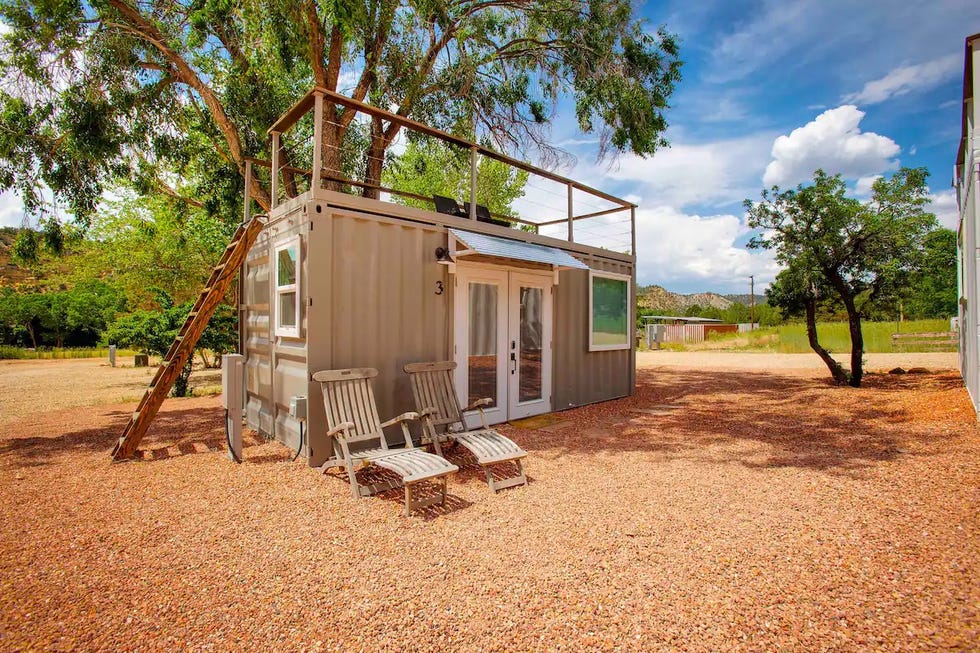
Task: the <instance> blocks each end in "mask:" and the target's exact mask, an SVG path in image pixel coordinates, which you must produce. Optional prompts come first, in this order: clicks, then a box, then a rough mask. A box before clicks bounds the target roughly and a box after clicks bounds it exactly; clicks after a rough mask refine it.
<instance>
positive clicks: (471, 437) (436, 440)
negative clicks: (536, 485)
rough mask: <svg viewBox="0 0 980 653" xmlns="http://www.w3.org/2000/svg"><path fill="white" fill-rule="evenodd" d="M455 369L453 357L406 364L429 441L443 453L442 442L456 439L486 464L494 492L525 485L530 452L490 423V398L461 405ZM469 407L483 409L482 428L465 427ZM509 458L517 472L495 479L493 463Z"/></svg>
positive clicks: (439, 452)
mask: <svg viewBox="0 0 980 653" xmlns="http://www.w3.org/2000/svg"><path fill="white" fill-rule="evenodd" d="M454 369H456V363H455V362H453V361H441V362H436V363H410V364H408V365H406V366H405V367H404V370H405V372H407V373H408V376H409V378H410V379H411V382H412V395H413V396H414V397H415V407H416V409H417V410H418V412H419V416H420V417H421V419H422V425H423V428H424V431H425V434H426V437H427V439H428V441H430V442H431V443H432V445H433V446H434V447H435V449H436V453H438V454H439V455H440V456H441V455H442V446H441V442H451V441H455V442H456V443H458V444H460V445H462V446H463V447H464V448H466V449H467V450H469V452H470V453H472V454H473V456H474V457H475V458H476V462H477V463H478V464H479V465H480V467H482V468H483V472H484V474H485V475H486V477H487V484H488V485H489V486H490V489H492V490H493V491H494V492H497V491H498V490H502V489H504V488H508V487H513V486H515V485H526V484H527V475H526V474H525V473H524V462H523V461H524V458H525V457H527V452H526V451H524V450H523V449H522V448H521V447H520V446H518V444H517V443H516V442H514V441H513V440H511V439H510V438H508V437H506V436H504V435H501V434H500V433H498V432H497V431H495V430H493V429H491V428H490V426H489V425H488V424H487V417H486V415H485V414H484V413H483V407H484V406H486V405H489V404H490V403H491V400H490V399H478V400H476V401H474V402H473V403H472V404H470V405H469V406H467V407H466V408H464V409H460V407H459V400H458V399H457V398H456V388H455V385H454V383H453V370H454ZM470 410H479V411H480V420H481V421H482V422H483V428H482V429H473V430H466V424H465V422H464V421H463V413H464V412H466V411H470ZM508 462H513V463H514V464H515V465H516V467H517V474H516V475H514V476H511V477H508V478H505V479H502V480H496V479H494V477H493V474H492V473H491V471H490V465H498V464H501V463H508Z"/></svg>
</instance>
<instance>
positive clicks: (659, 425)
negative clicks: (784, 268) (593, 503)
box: [510, 369, 961, 474]
mask: <svg viewBox="0 0 980 653" xmlns="http://www.w3.org/2000/svg"><path fill="white" fill-rule="evenodd" d="M955 387H961V386H957V384H956V379H955V378H952V375H949V374H943V375H937V374H922V375H905V376H901V377H895V376H891V377H889V376H887V375H874V376H872V377H871V378H869V381H868V384H867V387H866V388H860V389H854V388H839V387H835V386H833V385H832V384H831V383H830V382H829V381H828V380H824V379H817V378H807V377H795V376H788V375H778V374H771V373H764V372H744V371H696V370H676V369H671V370H665V369H648V370H639V371H638V372H637V392H636V394H635V395H634V396H633V397H628V398H625V399H619V400H615V401H611V402H605V403H601V404H594V405H591V406H585V407H582V408H577V409H572V410H569V411H566V412H564V413H563V414H562V417H563V418H564V419H566V420H569V421H570V422H572V424H570V425H569V426H567V427H566V428H563V429H560V430H557V431H552V432H545V431H541V430H537V431H527V430H518V429H512V430H510V433H511V434H512V437H514V438H515V439H516V440H518V442H519V443H520V444H522V445H524V446H525V448H527V449H528V450H529V451H533V452H534V453H535V454H536V455H540V456H543V457H546V458H552V459H559V458H561V456H563V455H565V454H590V453H596V454H610V453H613V454H615V453H628V452H647V453H652V454H659V455H661V456H663V457H664V458H666V459H668V460H670V459H688V460H694V461H700V462H713V463H719V462H732V461H734V462H737V463H739V464H742V465H744V466H746V467H750V468H774V467H775V468H779V467H798V468H809V469H816V470H821V471H826V472H831V473H843V474H859V473H860V472H861V471H862V470H865V469H867V468H868V467H871V466H873V465H876V464H879V463H881V462H886V461H890V460H894V459H896V458H898V457H900V456H909V455H930V454H931V453H933V452H934V451H936V450H938V445H941V444H942V443H944V442H945V441H946V440H948V439H950V438H954V437H956V436H953V435H943V434H941V433H939V432H937V431H936V430H935V429H931V428H930V426H929V425H928V424H927V423H924V422H923V421H921V420H919V421H916V419H915V417H914V416H912V415H910V414H909V413H908V411H907V410H905V409H904V408H901V407H896V405H893V403H892V401H891V400H892V398H891V397H890V396H889V395H890V394H891V393H894V392H899V391H904V392H909V391H913V392H914V391H915V390H917V389H918V390H924V391H942V390H949V389H952V388H955ZM912 450H914V453H912Z"/></svg>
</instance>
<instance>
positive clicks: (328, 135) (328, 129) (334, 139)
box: [310, 105, 346, 193]
mask: <svg viewBox="0 0 980 653" xmlns="http://www.w3.org/2000/svg"><path fill="white" fill-rule="evenodd" d="M328 106H330V105H328ZM331 114H333V117H332V118H331V117H330V116H331ZM337 120H338V119H337V117H336V115H335V113H334V112H333V111H329V110H328V111H324V117H323V138H322V139H321V141H320V145H321V147H320V150H321V152H322V157H323V158H322V161H323V174H325V175H327V176H328V177H343V176H344V166H343V159H342V158H341V156H340V145H341V143H342V142H343V140H344V133H345V132H346V129H343V128H341V126H340V125H339V124H338V123H337V122H336V121H337ZM317 181H320V183H322V184H323V188H325V189H327V190H333V191H337V192H339V193H343V192H344V184H341V183H340V182H337V181H330V180H312V181H311V182H310V187H311V188H314V187H316V183H317Z"/></svg>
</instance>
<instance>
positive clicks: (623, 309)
mask: <svg viewBox="0 0 980 653" xmlns="http://www.w3.org/2000/svg"><path fill="white" fill-rule="evenodd" d="M631 284H632V278H631V277H630V276H629V275H626V274H615V273H613V272H598V271H596V270H590V271H589V351H606V350H610V349H629V348H630V285H631Z"/></svg>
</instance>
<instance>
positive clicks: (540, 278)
mask: <svg viewBox="0 0 980 653" xmlns="http://www.w3.org/2000/svg"><path fill="white" fill-rule="evenodd" d="M553 284H554V275H552V274H551V273H545V274H527V273H525V272H511V273H510V293H509V295H510V297H509V302H508V310H509V311H510V320H509V321H510V328H509V333H508V338H507V353H508V356H507V359H508V360H507V379H508V389H507V393H508V400H509V404H508V407H507V418H508V419H520V418H522V417H529V416H531V415H540V414H542V413H550V412H551V349H552V348H551V339H552V333H553V330H552V326H551V314H552V287H553ZM521 288H537V289H539V290H541V369H540V374H541V395H540V397H538V398H537V399H531V400H529V401H524V402H522V401H520V381H521V370H520V351H521ZM511 356H513V357H514V359H513V360H512V359H511Z"/></svg>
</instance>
